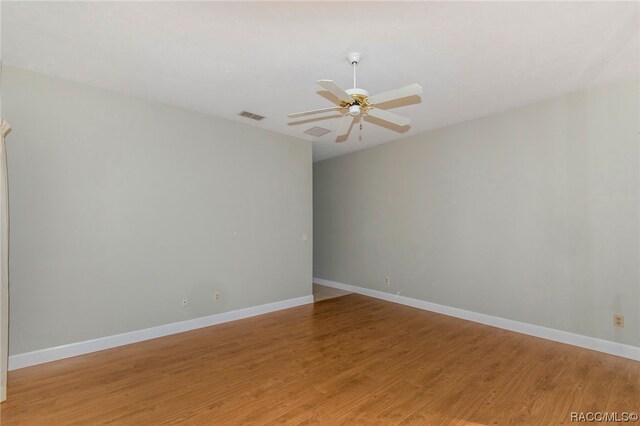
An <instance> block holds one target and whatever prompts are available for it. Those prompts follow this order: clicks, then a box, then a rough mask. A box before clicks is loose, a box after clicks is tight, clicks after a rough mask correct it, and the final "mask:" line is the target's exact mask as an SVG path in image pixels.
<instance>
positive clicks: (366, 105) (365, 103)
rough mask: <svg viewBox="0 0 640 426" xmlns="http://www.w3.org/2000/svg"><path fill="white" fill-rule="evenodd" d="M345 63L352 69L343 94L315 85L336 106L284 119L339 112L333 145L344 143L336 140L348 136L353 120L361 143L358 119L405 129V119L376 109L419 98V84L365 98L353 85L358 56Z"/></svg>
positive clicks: (325, 84) (329, 85)
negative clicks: (350, 84) (348, 86)
mask: <svg viewBox="0 0 640 426" xmlns="http://www.w3.org/2000/svg"><path fill="white" fill-rule="evenodd" d="M347 59H348V60H349V63H350V64H351V65H352V66H353V88H352V89H347V90H343V89H342V88H341V87H340V86H338V85H337V84H336V83H335V82H334V81H332V80H319V81H318V84H319V85H320V86H322V87H323V88H324V89H325V90H327V91H329V92H330V93H331V94H333V95H334V96H335V97H336V98H338V100H339V104H338V106H334V107H331V108H320V109H314V110H311V111H303V112H296V113H293V114H289V115H288V116H287V117H289V118H297V117H303V116H306V115H312V114H318V113H322V112H331V111H338V112H340V113H341V114H342V115H343V116H342V117H341V118H340V121H339V122H338V127H337V130H336V134H337V138H338V140H336V142H344V140H339V139H340V138H341V137H343V136H347V135H348V133H349V130H350V129H351V124H352V123H353V122H354V120H360V140H362V118H363V117H366V116H369V117H375V118H377V119H380V120H384V121H387V122H389V123H393V124H395V125H397V126H401V127H402V126H407V125H409V123H410V122H411V120H410V119H408V118H407V117H402V116H400V115H398V114H394V113H392V112H389V111H387V110H384V109H380V108H379V107H378V105H379V104H382V103H384V102H389V101H393V100H396V99H402V98H406V97H409V96H415V95H420V94H422V86H420V85H419V84H410V85H408V86H405V87H401V88H400V89H396V90H389V91H388V92H383V93H379V94H377V95H373V96H369V92H367V91H366V90H364V89H360V88H358V87H357V83H356V67H357V65H358V63H359V62H360V53H358V52H353V53H350V54H349V55H348V56H347ZM345 139H346V138H345Z"/></svg>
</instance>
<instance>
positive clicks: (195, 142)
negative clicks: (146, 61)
mask: <svg viewBox="0 0 640 426" xmlns="http://www.w3.org/2000/svg"><path fill="white" fill-rule="evenodd" d="M2 83H3V87H2V89H3V100H2V102H3V105H2V108H3V113H4V114H5V116H6V118H7V120H8V121H9V122H10V123H11V125H12V127H13V129H14V130H13V131H12V133H11V138H10V139H9V140H8V159H9V182H10V184H9V185H10V188H9V191H10V209H11V212H10V213H11V240H10V241H11V269H10V272H11V309H10V315H11V321H10V323H11V329H10V353H11V354H18V353H23V352H27V351H32V350H36V349H41V348H46V347H51V346H56V345H62V344H66V343H71V342H77V341H82V340H86V339H91V338H96V337H101V336H107V335H112V334H116V333H122V332H126V331H131V330H137V329H142V328H146V327H151V326H156V325H160V324H167V323H171V322H174V321H179V320H185V319H190V318H194V317H200V316H204V315H209V314H214V313H219V312H224V311H229V310H233V309H237V308H243V307H249V306H254V305H259V304H263V303H268V302H275V301H279V300H284V299H290V298H295V297H300V296H306V295H310V294H311V278H312V275H311V272H312V270H311V261H312V254H311V250H312V242H311V241H312V239H311V233H312V207H311V197H312V195H311V189H312V188H311V180H312V166H311V144H310V143H309V142H307V141H303V140H298V139H294V138H291V137H287V136H283V135H280V134H277V133H273V132H268V131H265V130H261V129H258V128H255V127H251V126H248V125H244V124H241V123H235V122H231V121H226V120H219V119H215V118H212V117H208V116H205V115H202V114H199V113H195V112H191V111H187V110H183V109H178V108H174V107H170V106H166V105H162V104H159V103H154V102H150V101H146V100H142V99H138V98H133V97H128V96H124V95H120V94H117V93H113V92H110V91H106V90H101V89H97V88H93V87H89V86H86V85H82V84H78V83H73V82H69V81H64V80H59V79H55V78H50V77H46V76H43V75H39V74H35V73H32V72H27V71H23V70H19V69H15V68H11V67H4V75H3V82H2ZM303 233H307V234H308V235H309V240H308V241H306V242H305V241H303V239H302V235H303ZM216 291H219V292H220V293H222V301H220V302H217V303H215V302H214V301H213V295H214V293H215V292H216ZM185 296H187V297H188V298H189V306H188V307H185V308H183V307H182V306H181V300H182V298H183V297H185Z"/></svg>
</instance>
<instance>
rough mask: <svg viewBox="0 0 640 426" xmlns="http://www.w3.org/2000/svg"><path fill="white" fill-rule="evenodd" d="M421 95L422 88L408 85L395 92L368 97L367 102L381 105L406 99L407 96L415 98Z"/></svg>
mask: <svg viewBox="0 0 640 426" xmlns="http://www.w3.org/2000/svg"><path fill="white" fill-rule="evenodd" d="M421 94H422V86H420V85H419V84H410V85H408V86H405V87H401V88H400V89H396V90H389V91H388V92H382V93H378V94H377V95H373V96H369V98H368V101H369V103H370V104H374V105H375V104H381V103H383V102H389V101H393V100H395V99H401V98H406V97H408V96H415V95H421Z"/></svg>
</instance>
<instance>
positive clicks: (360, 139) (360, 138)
mask: <svg viewBox="0 0 640 426" xmlns="http://www.w3.org/2000/svg"><path fill="white" fill-rule="evenodd" d="M358 140H359V141H360V142H362V118H361V119H360V137H359V138H358Z"/></svg>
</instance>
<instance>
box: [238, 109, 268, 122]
mask: <svg viewBox="0 0 640 426" xmlns="http://www.w3.org/2000/svg"><path fill="white" fill-rule="evenodd" d="M238 115H239V116H240V117H244V118H250V119H252V120H256V121H260V120H262V119H263V118H264V116H262V115H258V114H254V113H252V112H248V111H240V114H238Z"/></svg>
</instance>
